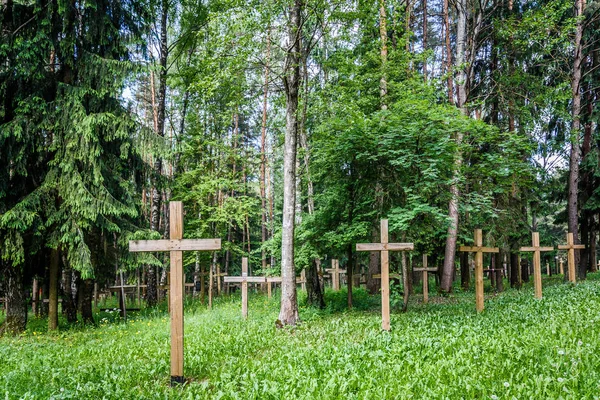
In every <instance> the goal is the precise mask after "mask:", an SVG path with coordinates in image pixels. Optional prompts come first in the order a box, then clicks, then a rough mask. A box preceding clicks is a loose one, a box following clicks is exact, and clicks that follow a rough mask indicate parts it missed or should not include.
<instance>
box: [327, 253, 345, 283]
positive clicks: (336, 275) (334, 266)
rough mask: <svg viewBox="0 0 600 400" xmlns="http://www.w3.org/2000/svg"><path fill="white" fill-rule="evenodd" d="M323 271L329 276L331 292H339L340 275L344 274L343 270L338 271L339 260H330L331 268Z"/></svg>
mask: <svg viewBox="0 0 600 400" xmlns="http://www.w3.org/2000/svg"><path fill="white" fill-rule="evenodd" d="M325 271H327V272H329V273H330V274H331V287H332V288H333V290H340V275H341V274H345V273H346V270H345V269H340V260H336V259H335V258H333V259H331V268H327V269H326V270H325Z"/></svg>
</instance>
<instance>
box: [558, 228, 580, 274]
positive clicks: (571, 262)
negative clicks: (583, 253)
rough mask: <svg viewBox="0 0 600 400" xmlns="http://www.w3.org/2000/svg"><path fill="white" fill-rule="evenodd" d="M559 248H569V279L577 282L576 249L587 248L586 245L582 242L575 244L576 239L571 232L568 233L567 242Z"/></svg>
mask: <svg viewBox="0 0 600 400" xmlns="http://www.w3.org/2000/svg"><path fill="white" fill-rule="evenodd" d="M558 249H559V250H567V266H568V267H569V281H570V282H571V283H576V282H577V278H576V276H575V249H585V246H584V245H582V244H575V241H574V240H573V233H571V232H569V233H567V244H566V245H559V246H558ZM561 261H562V259H561ZM561 267H562V263H561ZM561 270H562V268H561Z"/></svg>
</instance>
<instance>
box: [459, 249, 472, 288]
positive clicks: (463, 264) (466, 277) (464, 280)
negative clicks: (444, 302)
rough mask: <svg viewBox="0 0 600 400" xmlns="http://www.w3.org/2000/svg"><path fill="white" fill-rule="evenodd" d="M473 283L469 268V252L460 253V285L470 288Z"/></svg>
mask: <svg viewBox="0 0 600 400" xmlns="http://www.w3.org/2000/svg"><path fill="white" fill-rule="evenodd" d="M470 285H471V271H470V270H469V253H467V252H466V251H465V252H462V253H460V286H461V287H462V288H463V290H469V286H470Z"/></svg>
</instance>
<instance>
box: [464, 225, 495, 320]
mask: <svg viewBox="0 0 600 400" xmlns="http://www.w3.org/2000/svg"><path fill="white" fill-rule="evenodd" d="M474 236H475V246H460V248H459V249H458V250H459V251H466V252H468V253H475V308H477V312H481V311H483V253H498V252H499V251H500V249H498V248H497V247H483V235H482V233H481V229H475V233H474Z"/></svg>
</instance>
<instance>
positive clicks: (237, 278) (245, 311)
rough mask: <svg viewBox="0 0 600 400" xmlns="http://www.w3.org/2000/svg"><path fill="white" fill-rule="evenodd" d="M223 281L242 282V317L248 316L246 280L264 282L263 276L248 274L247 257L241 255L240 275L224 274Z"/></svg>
mask: <svg viewBox="0 0 600 400" xmlns="http://www.w3.org/2000/svg"><path fill="white" fill-rule="evenodd" d="M223 279H224V282H225V283H241V284H242V317H244V319H246V318H248V282H251V283H265V281H266V279H265V277H264V276H248V257H242V276H225V277H224V278H223Z"/></svg>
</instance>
